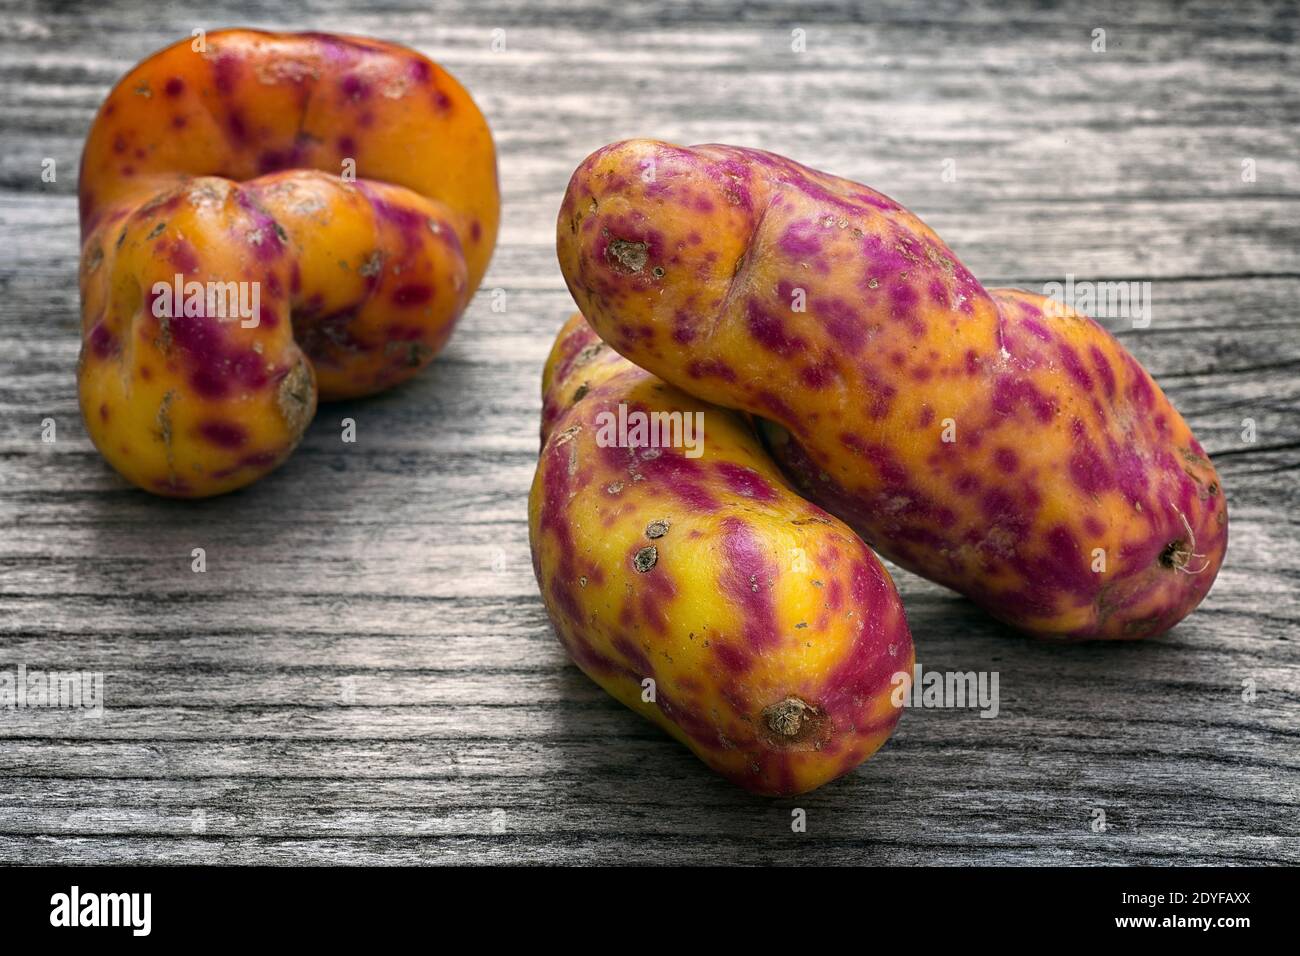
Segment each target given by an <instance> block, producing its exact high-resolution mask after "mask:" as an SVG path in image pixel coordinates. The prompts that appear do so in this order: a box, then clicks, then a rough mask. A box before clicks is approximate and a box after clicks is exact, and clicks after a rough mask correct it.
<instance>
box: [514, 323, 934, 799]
mask: <svg viewBox="0 0 1300 956" xmlns="http://www.w3.org/2000/svg"><path fill="white" fill-rule="evenodd" d="M619 406H623V407H624V409H625V410H626V413H627V414H628V415H629V416H632V415H634V414H635V413H638V412H640V413H644V414H645V415H647V416H651V415H654V414H655V413H661V414H675V415H677V416H678V417H679V420H682V421H685V416H691V417H692V419H691V420H692V421H697V420H698V419H696V418H695V417H694V416H696V415H701V416H702V424H703V431H702V434H694V435H693V436H692V437H694V438H698V439H700V442H699V444H698V445H694V444H692V445H690V446H689V447H685V443H683V446H684V447H662V446H661V447H655V446H654V445H653V443H651V442H650V441H649V440H647V442H646V443H643V444H642V445H641V446H639V447H623V446H620V445H619V444H618V441H619V437H618V436H617V429H612V430H611V429H610V428H609V425H610V422H611V419H610V418H609V417H607V416H614V418H615V419H616V418H617V416H618V410H619ZM629 434H631V432H630V431H629ZM683 434H685V433H684V432H683ZM543 438H544V447H543V450H542V454H541V459H540V462H539V465H538V470H537V474H536V477H535V478H534V481H533V486H532V491H531V494H530V496H529V532H530V539H531V542H532V549H533V564H534V569H535V570H536V573H537V579H538V584H539V586H540V589H541V592H542V596H543V599H544V601H545V603H546V607H547V610H548V612H549V614H550V617H551V620H552V622H553V623H554V625H555V629H556V633H557V634H558V636H559V638H560V641H561V642H562V643H563V645H564V647H565V649H566V650H567V651H568V653H569V655H570V656H571V657H572V658H573V660H574V661H575V662H576V663H577V664H578V666H579V667H581V668H582V669H583V671H584V672H586V673H587V675H588V676H590V677H591V678H592V679H593V680H594V681H596V682H597V683H598V684H600V686H601V687H603V688H604V689H605V690H606V691H608V692H609V693H610V694H611V695H612V696H614V697H615V698H617V699H618V700H620V701H622V702H623V703H624V704H626V705H627V706H628V707H630V708H632V709H633V710H635V711H637V712H638V713H641V714H642V715H644V716H645V717H647V718H648V719H650V720H652V721H654V722H655V723H657V724H659V725H660V726H661V727H663V728H664V729H665V730H666V731H668V733H670V734H672V735H673V736H674V737H676V738H677V739H678V740H680V741H681V742H682V743H684V744H685V745H686V746H688V747H689V748H691V750H692V751H694V752H695V754H696V755H697V756H699V757H700V759H701V760H703V761H704V762H705V763H706V764H708V765H709V766H710V767H712V768H713V769H714V770H716V771H718V772H719V773H721V774H722V775H724V776H725V777H727V778H728V779H730V780H732V781H734V782H736V783H737V784H739V785H740V786H742V787H745V788H746V789H748V790H751V791H754V792H756V793H763V794H773V795H777V794H793V793H802V792H804V791H807V790H811V789H813V788H815V787H818V786H820V785H822V784H823V783H826V782H827V781H829V780H832V779H834V778H835V777H838V776H840V775H841V774H843V773H845V772H847V771H849V770H851V769H852V768H853V767H855V766H857V765H858V764H859V763H861V762H862V761H864V760H866V759H867V758H868V757H869V756H870V755H871V754H872V753H874V752H875V751H876V750H877V749H878V748H879V747H880V746H881V744H883V743H884V742H885V740H886V739H887V738H888V737H889V734H890V733H891V732H892V731H893V728H894V726H895V724H896V722H897V720H898V717H899V713H900V712H899V710H898V709H897V708H895V707H894V705H893V703H892V702H891V700H890V696H891V690H892V689H893V685H892V684H891V678H892V677H893V675H894V674H896V673H898V672H907V673H910V671H911V667H912V662H913V651H912V641H911V637H910V634H909V632H908V629H907V623H906V620H905V617H904V615H903V609H902V605H901V603H900V601H899V598H898V594H897V592H896V591H895V589H894V585H893V582H892V581H891V580H890V577H889V575H888V573H887V572H886V571H885V569H884V567H883V566H882V565H881V564H880V562H879V561H878V559H877V558H876V557H875V555H873V554H872V553H871V551H870V549H868V548H867V547H866V546H865V545H864V544H863V543H862V541H861V540H860V539H859V538H858V537H857V536H856V535H854V534H853V532H852V531H850V530H849V529H848V528H847V527H845V526H844V525H843V524H841V523H840V522H839V521H837V520H836V519H834V518H832V517H831V516H829V515H827V514H826V513H825V512H823V511H822V510H821V509H819V508H817V507H816V506H814V505H812V504H809V503H808V502H807V501H805V500H804V499H802V498H801V497H799V496H798V495H796V494H795V493H794V492H792V491H791V490H790V488H789V487H788V485H787V484H786V483H785V480H784V479H783V478H782V476H781V474H780V472H779V471H778V470H777V468H776V467H775V465H774V464H773V463H772V462H771V460H770V459H769V458H768V457H767V455H766V454H765V453H764V451H763V449H762V447H761V445H760V443H759V442H758V440H757V438H756V436H755V435H754V433H753V431H752V430H751V429H750V427H749V426H748V424H747V423H746V421H745V420H744V419H743V418H742V417H740V416H738V415H736V414H735V413H733V412H729V411H726V410H724V409H720V408H717V407H715V406H711V405H708V404H706V403H704V402H700V401H698V400H695V399H692V398H690V397H689V396H687V395H685V394H683V393H682V392H680V391H678V390H677V389H674V388H672V387H670V386H668V385H666V384H665V383H664V382H662V381H660V380H658V379H656V378H655V377H654V376H652V375H650V374H649V373H647V372H644V371H643V370H641V369H639V368H636V367H635V366H633V365H632V364H631V363H629V362H627V361H626V360H624V359H622V358H621V357H619V356H618V355H617V354H615V353H614V352H613V351H612V350H610V349H608V348H607V347H605V346H604V345H603V343H601V342H600V340H599V339H598V338H597V337H596V335H595V333H594V332H592V331H591V329H590V327H589V326H587V324H586V322H585V321H583V319H582V317H581V316H580V315H575V316H574V317H573V318H572V319H570V320H569V322H568V323H567V324H566V325H565V327H564V328H563V329H562V330H561V332H560V334H559V337H558V338H557V340H556V343H555V346H554V348H553V349H552V351H551V355H550V358H549V359H548V361H547V364H546V370H545V373H544V378H543ZM611 439H612V441H611ZM692 448H694V449H697V450H698V451H699V452H700V454H699V455H698V456H697V457H691V455H690V454H688V452H690V451H691V449H692ZM647 680H651V681H653V682H654V683H653V698H652V699H646V698H647V696H648V695H649V691H648V690H647V688H648V687H649V686H650V685H647V684H646V683H645V682H646V681H647Z"/></svg>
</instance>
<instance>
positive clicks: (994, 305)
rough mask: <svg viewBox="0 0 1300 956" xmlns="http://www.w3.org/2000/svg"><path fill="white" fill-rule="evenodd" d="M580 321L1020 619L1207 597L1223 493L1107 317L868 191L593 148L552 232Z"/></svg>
mask: <svg viewBox="0 0 1300 956" xmlns="http://www.w3.org/2000/svg"><path fill="white" fill-rule="evenodd" d="M556 236H557V249H558V254H559V259H560V266H561V268H562V270H563V272H564V276H565V279H566V281H567V282H568V285H569V289H570V291H571V292H572V293H573V296H574V298H575V300H576V301H577V303H578V305H579V307H580V308H581V310H582V312H583V314H584V315H585V316H586V317H587V318H588V320H589V321H590V323H591V325H592V327H593V328H594V329H595V330H596V332H597V333H598V334H599V335H600V336H601V337H602V338H603V339H604V340H605V341H607V342H608V343H609V344H610V345H611V346H613V347H614V348H615V349H617V350H618V351H619V352H621V353H622V354H623V355H625V356H626V357H627V358H629V359H631V360H632V361H633V362H635V363H636V364H637V365H639V366H641V367H643V368H645V369H647V370H648V371H650V372H653V373H654V374H655V375H657V376H659V377H661V378H663V379H664V380H665V381H668V382H671V383H672V384H673V385H676V386H677V387H678V388H681V389H682V390H684V391H686V392H688V393H690V394H692V395H695V396H698V397H699V398H701V399H703V400H706V401H709V402H714V403H717V404H720V405H724V406H727V407H730V408H735V409H739V410H742V411H745V412H748V413H751V414H753V415H756V416H761V417H762V418H763V419H764V420H765V424H764V425H763V427H762V430H763V433H764V435H765V438H766V440H767V443H768V445H769V449H770V451H771V452H772V454H773V455H774V456H775V457H776V458H777V459H778V460H779V461H780V462H781V464H782V466H783V467H784V469H785V470H786V472H787V474H788V475H789V476H790V477H791V479H792V480H793V481H794V483H795V485H796V487H798V488H799V490H800V492H801V493H802V494H805V495H807V496H808V497H809V498H811V499H812V500H813V501H815V502H817V503H818V504H820V505H821V506H822V507H824V508H826V510H828V511H830V512H831V513H833V514H835V515H837V516H838V517H840V518H841V519H843V520H844V521H846V522H847V523H848V524H849V525H850V526H851V527H853V528H854V529H855V530H856V531H857V532H858V533H859V534H861V535H862V536H863V538H865V540H866V541H867V542H868V543H869V544H870V545H871V546H872V547H874V548H876V549H877V550H878V551H879V552H880V553H882V554H883V555H885V556H886V557H888V558H890V559H891V560H893V561H896V562H897V563H899V564H900V565H902V566H903V567H906V568H908V569H910V570H912V571H915V572H916V573H918V574H921V575H923V576H925V577H928V578H930V579H932V580H935V581H938V582H940V583H942V584H945V585H947V586H949V587H952V588H954V589H955V590H958V591H961V592H962V593H964V594H966V595H968V596H969V597H971V598H972V599H973V600H975V601H976V602H977V603H979V604H981V605H982V606H983V607H985V608H986V609H988V610H989V611H990V612H992V613H993V614H995V615H996V616H998V617H999V618H1001V619H1002V620H1004V621H1006V622H1008V623H1010V624H1012V625H1014V626H1016V627H1018V628H1021V629H1023V630H1025V631H1028V632H1030V633H1032V634H1035V635H1039V636H1044V637H1051V638H1058V639H1060V638H1064V639H1133V638H1141V637H1146V636H1149V635H1153V634H1159V633H1161V632H1163V631H1165V630H1167V629H1168V628H1170V627H1172V626H1173V625H1174V624H1176V623H1177V622H1178V621H1179V620H1180V619H1181V618H1182V617H1184V616H1185V615H1186V614H1188V613H1189V612H1190V611H1191V610H1192V609H1193V608H1195V607H1196V605H1197V604H1198V603H1199V602H1200V601H1201V599H1202V598H1203V597H1204V596H1205V594H1206V592H1207V591H1208V590H1209V588H1210V585H1211V584H1212V583H1213V581H1214V577H1215V575H1216V573H1217V572H1218V568H1219V565H1220V563H1221V562H1222V560H1223V555H1224V551H1225V549H1226V545H1227V507H1226V503H1225V499H1224V494H1223V488H1222V486H1221V484H1220V482H1219V479H1218V476H1217V474H1216V473H1215V471H1214V468H1213V466H1212V465H1211V464H1210V462H1209V460H1208V458H1207V457H1206V455H1205V453H1204V450H1203V449H1202V448H1201V446H1200V445H1199V444H1198V443H1197V441H1196V439H1195V438H1194V436H1193V435H1192V433H1191V430H1190V429H1189V428H1188V427H1187V424H1186V422H1184V421H1183V419H1182V417H1181V416H1180V415H1179V414H1178V412H1177V411H1176V410H1175V409H1174V408H1173V406H1172V405H1171V404H1170V403H1169V401H1168V399H1167V398H1166V397H1165V395H1164V393H1163V392H1161V390H1160V388H1159V387H1158V386H1157V385H1156V384H1155V382H1154V381H1153V380H1152V379H1151V376H1150V375H1149V374H1148V373H1147V372H1146V371H1145V369H1143V368H1142V367H1141V365H1140V364H1139V363H1138V362H1137V361H1136V360H1135V359H1134V358H1133V357H1132V356H1131V355H1130V354H1129V353H1128V352H1127V351H1126V350H1125V349H1124V348H1123V347H1122V346H1121V345H1120V344H1119V342H1117V341H1116V340H1115V339H1114V338H1113V337H1112V336H1111V335H1110V334H1109V333H1108V332H1107V331H1106V330H1105V329H1104V328H1102V327H1101V326H1100V325H1098V324H1097V323H1096V322H1093V321H1092V320H1091V319H1089V318H1087V317H1086V316H1083V315H1080V314H1078V313H1075V312H1073V311H1072V310H1070V309H1068V308H1064V307H1063V306H1058V305H1057V303H1055V302H1052V301H1050V300H1048V299H1046V298H1044V297H1043V296H1041V295H1035V294H1033V293H1029V292H1022V291H1019V290H1011V289H992V290H988V289H985V288H984V287H983V286H981V285H980V284H979V283H978V282H977V281H976V280H975V278H974V277H973V276H972V275H971V274H970V272H969V271H967V270H966V268H965V267H964V266H963V265H962V264H961V262H960V261H959V260H958V259H957V258H956V257H955V256H954V255H953V253H952V251H951V250H950V249H948V247H947V246H946V245H944V244H943V242H942V240H940V239H939V237H938V236H937V235H935V234H934V232H933V231H932V230H930V229H929V228H928V227H927V226H926V225H925V224H924V223H922V222H921V221H920V220H919V219H917V218H916V217H915V216H914V215H912V214H911V213H910V212H908V211H907V210H906V209H904V208H902V207H901V206H899V205H898V204H897V203H896V202H894V201H893V200H891V199H889V198H888V197H886V196H883V195H881V194H880V193H877V192H875V191H874V190H872V189H869V188H868V187H866V186H862V185H860V184H857V183H853V182H850V181H849V180H845V179H840V178H837V177H834V176H830V175H827V174H825V173H820V172H817V171H816V170H811V169H808V168H806V167H803V166H800V165H799V164H797V163H794V162H792V161H790V160H788V159H785V158H783V157H780V156H775V155H773V154H771V153H764V152H761V151H758V150H748V149H740V148H736V147H729V146H701V147H692V148H683V147H678V146H673V145H670V144H667V143H660V142H656V141H652V140H630V141H627V142H623V143H616V144H613V145H611V146H607V147H605V148H604V149H601V150H599V151H597V152H596V153H594V154H592V155H591V156H590V157H588V159H587V160H586V161H585V162H583V163H582V165H581V166H579V167H578V169H577V171H576V172H575V173H574V175H573V178H572V179H571V181H570V183H569V187H568V190H567V192H566V194H565V199H564V203H563V205H562V207H561V210H560V215H559V221H558V223H557V233H556Z"/></svg>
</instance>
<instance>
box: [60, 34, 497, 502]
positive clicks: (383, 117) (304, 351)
mask: <svg viewBox="0 0 1300 956" xmlns="http://www.w3.org/2000/svg"><path fill="white" fill-rule="evenodd" d="M80 200H81V225H82V240H83V241H82V263H81V293H82V333H83V346H82V355H81V361H80V364H79V375H78V384H79V392H80V396H81V406H82V414H83V417H84V418H85V420H86V424H87V428H88V431H89V432H90V435H91V437H92V439H93V440H94V441H95V444H96V446H97V447H98V448H99V449H100V450H101V452H102V453H103V454H104V456H105V457H106V458H107V459H108V461H109V462H110V463H111V464H112V465H113V466H114V467H115V468H116V469H117V470H118V471H119V472H121V473H122V474H123V475H124V476H125V477H126V478H128V479H129V480H130V481H132V482H134V483H135V484H137V485H139V486H140V487H142V488H146V489H148V490H150V491H153V492H155V493H158V494H165V495H173V496H178V497H201V496H205V495H213V494H220V493H223V492H226V491H230V490H232V489H235V488H239V487H241V486H243V485H247V484H249V483H250V482H252V481H255V480H256V479H257V478H259V477H261V476H262V475H264V474H266V473H267V472H269V471H270V470H272V469H273V468H275V467H276V466H278V465H279V464H280V463H281V462H282V461H283V460H284V459H285V458H286V457H287V456H288V454H289V452H290V451H292V449H293V447H294V446H295V445H296V443H297V442H298V440H299V439H300V438H301V435H302V432H303V430H304V429H305V428H306V426H307V424H308V423H309V422H310V421H311V418H312V415H313V414H314V411H315V407H316V402H317V399H318V397H319V399H320V400H326V401H328V400H333V399H342V398H352V397H357V396H362V395H368V394H372V393H374V392H378V391H382V390H384V389H387V388H390V387H392V386H393V385H395V384H397V383H399V382H401V381H404V380H405V379H407V378H410V377H411V376H412V375H414V374H416V373H417V372H418V371H419V370H420V369H421V368H423V367H424V366H425V365H427V364H428V363H429V362H430V361H431V360H432V359H433V357H434V355H435V354H437V352H438V351H439V350H440V349H441V348H442V347H443V345H444V344H445V343H446V341H447V339H448V337H449V336H450V334H451V331H452V328H453V326H454V324H455V322H456V321H457V319H458V318H459V317H460V315H461V313H462V312H463V311H464V308H465V305H466V304H467V302H468V301H469V299H470V297H471V296H472V295H473V292H474V290H475V289H476V288H477V286H478V283H479V282H480V280H481V279H482V276H483V272H484V270H485V269H486V267H487V263H488V260H489V258H490V257H491V254H492V249H493V246H494V244H495V240H496V233H497V224H498V217H499V206H500V202H499V197H498V189H497V182H496V158H495V149H494V146H493V143H492V137H491V133H490V132H489V130H488V128H487V124H486V122H485V121H484V119H483V116H482V114H481V113H480V112H479V111H478V108H477V107H476V106H475V105H474V102H473V101H472V100H471V99H470V97H469V94H468V93H467V92H466V91H465V90H464V89H463V88H462V87H461V86H460V85H459V84H458V83H456V81H455V80H454V79H452V77H451V76H449V75H448V74H447V73H446V72H445V71H443V70H442V69H441V68H439V67H438V66H437V65H436V64H434V63H432V62H431V61H429V60H428V59H426V58H425V57H423V56H421V55H420V54H418V53H415V52H414V51H411V50H407V49H404V48H402V47H399V46H396V45H394V44H388V43H381V42H379V41H374V40H366V39H362V38H357V37H346V36H332V35H328V34H273V33H262V32H258V31H250V30H227V31H219V32H216V33H210V34H208V35H207V37H206V40H205V48H204V49H202V50H195V49H193V47H192V46H191V42H190V41H188V40H187V41H183V42H181V43H178V44H175V45H174V46H171V47H168V48H167V49H165V50H162V51H160V52H159V53H157V54H155V55H153V56H152V57H150V58H149V59H147V60H145V61H144V62H143V63H141V64H139V65H138V66H136V67H135V68H134V69H133V70H132V71H131V72H130V73H129V74H128V75H127V76H126V77H124V78H123V79H122V80H121V82H119V83H118V85H117V86H116V87H115V88H114V89H113V91H112V92H111V93H110V94H109V96H108V98H107V99H106V100H105V102H104V104H103V106H102V107H101V108H100V111H99V114H98V115H97V116H96V119H95V122H94V124H93V125H92V127H91V131H90V134H89V136H88V138H87V141H86V147H85V151H84V154H83V156H82V170H81V182H80ZM178 275H179V276H180V277H181V281H180V283H179V288H180V290H182V292H183V293H184V290H185V289H187V288H188V287H189V286H190V284H193V285H194V286H195V287H198V288H199V290H200V293H201V294H200V295H199V297H198V298H197V299H196V300H193V301H197V302H199V303H200V304H199V305H198V306H197V307H194V306H193V305H192V304H191V302H190V301H188V300H187V301H185V302H182V301H181V300H180V297H179V296H169V297H168V301H166V302H164V303H163V304H162V306H161V307H159V303H158V301H157V300H158V298H159V289H160V288H162V287H163V286H167V287H170V286H173V285H174V284H175V283H176V276H178ZM254 290H255V291H254ZM165 291H166V290H164V293H165ZM214 292H215V294H216V297H215V298H214V297H213V294H214ZM184 294H188V293H184ZM172 299H175V300H176V301H175V302H172V301H171V300H172ZM236 301H238V302H240V303H241V304H243V305H245V306H248V305H250V304H253V303H255V304H256V311H257V314H256V315H255V316H249V315H245V314H243V313H242V312H241V313H240V314H238V315H235V314H234V309H233V306H232V304H233V303H234V302H236Z"/></svg>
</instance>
